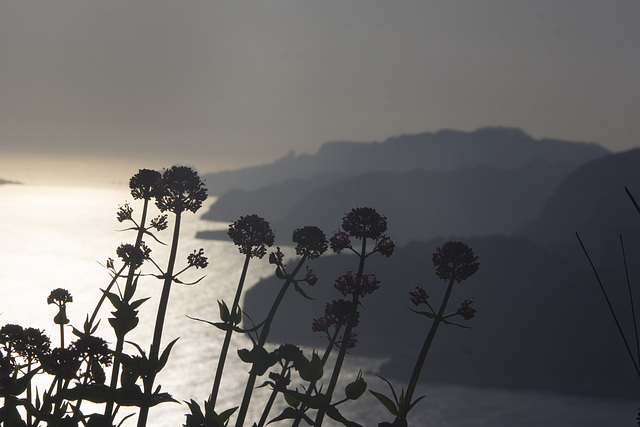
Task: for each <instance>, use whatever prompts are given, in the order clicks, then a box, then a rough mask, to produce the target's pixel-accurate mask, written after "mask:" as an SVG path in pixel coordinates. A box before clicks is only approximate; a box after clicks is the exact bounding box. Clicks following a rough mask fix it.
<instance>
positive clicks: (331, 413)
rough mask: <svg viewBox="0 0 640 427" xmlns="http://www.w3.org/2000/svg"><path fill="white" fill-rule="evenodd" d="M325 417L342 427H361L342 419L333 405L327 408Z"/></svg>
mask: <svg viewBox="0 0 640 427" xmlns="http://www.w3.org/2000/svg"><path fill="white" fill-rule="evenodd" d="M327 416H328V417H330V418H332V419H334V420H336V421H338V422H340V423H342V425H345V426H347V427H362V426H361V425H360V424H358V423H354V422H353V421H349V420H348V419H346V418H345V417H343V416H342V414H341V413H340V411H338V408H336V407H335V406H334V405H330V406H329V407H327Z"/></svg>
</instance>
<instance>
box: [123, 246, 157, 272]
mask: <svg viewBox="0 0 640 427" xmlns="http://www.w3.org/2000/svg"><path fill="white" fill-rule="evenodd" d="M150 253H151V249H150V248H149V247H147V245H145V244H144V242H141V243H140V246H137V247H136V246H134V245H132V244H130V243H124V244H122V245H120V246H118V248H117V249H116V254H117V255H118V256H119V257H120V259H122V261H123V262H124V263H125V264H126V265H131V266H133V268H134V269H136V268H139V267H140V266H141V265H142V263H143V262H144V261H145V260H147V259H149V254H150Z"/></svg>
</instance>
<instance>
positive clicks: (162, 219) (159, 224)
mask: <svg viewBox="0 0 640 427" xmlns="http://www.w3.org/2000/svg"><path fill="white" fill-rule="evenodd" d="M150 225H151V228H154V229H156V230H158V231H162V230H166V228H167V227H168V226H169V224H168V223H167V215H166V214H164V215H158V216H157V217H155V218H153V219H152V220H151V223H150Z"/></svg>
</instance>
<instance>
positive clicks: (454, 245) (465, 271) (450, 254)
mask: <svg viewBox="0 0 640 427" xmlns="http://www.w3.org/2000/svg"><path fill="white" fill-rule="evenodd" d="M433 265H435V267H436V275H437V276H438V277H439V278H441V279H442V280H451V279H455V280H457V281H458V283H460V282H461V281H463V280H465V279H467V278H469V277H470V276H471V275H472V274H473V273H475V272H476V271H478V268H479V267H480V263H478V257H477V256H475V255H474V254H473V250H471V248H470V247H469V246H467V245H465V244H464V243H462V242H447V243H445V244H444V245H442V247H441V248H436V251H435V253H434V254H433Z"/></svg>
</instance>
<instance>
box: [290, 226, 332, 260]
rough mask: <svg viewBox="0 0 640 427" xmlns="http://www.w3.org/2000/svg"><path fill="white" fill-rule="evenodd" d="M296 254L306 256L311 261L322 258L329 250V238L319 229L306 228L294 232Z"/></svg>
mask: <svg viewBox="0 0 640 427" xmlns="http://www.w3.org/2000/svg"><path fill="white" fill-rule="evenodd" d="M292 240H293V242H294V243H296V254H297V255H306V256H307V258H309V259H315V258H318V257H320V255H322V254H323V253H325V251H326V250H327V237H326V236H325V235H324V232H323V231H322V230H320V229H319V228H318V227H314V226H306V227H303V228H298V229H297V230H295V231H294V232H293V237H292Z"/></svg>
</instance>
